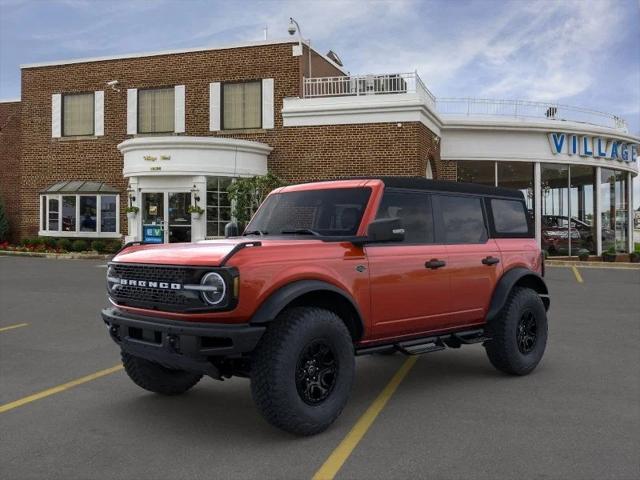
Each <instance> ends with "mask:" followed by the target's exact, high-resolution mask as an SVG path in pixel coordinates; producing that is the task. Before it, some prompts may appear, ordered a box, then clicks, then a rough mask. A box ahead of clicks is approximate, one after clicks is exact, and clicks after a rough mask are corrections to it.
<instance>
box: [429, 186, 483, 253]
mask: <svg viewBox="0 0 640 480" xmlns="http://www.w3.org/2000/svg"><path fill="white" fill-rule="evenodd" d="M437 198H438V210H439V212H440V218H441V220H442V237H443V240H444V242H445V243H484V242H486V241H487V238H488V235H487V228H486V226H485V223H484V214H483V212H482V202H481V200H480V198H477V197H459V196H455V195H438V196H437Z"/></svg>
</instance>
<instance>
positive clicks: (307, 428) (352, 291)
mask: <svg viewBox="0 0 640 480" xmlns="http://www.w3.org/2000/svg"><path fill="white" fill-rule="evenodd" d="M234 227H235V226H234V225H228V230H230V231H233V230H234ZM543 274H544V264H543V257H542V255H541V252H540V249H539V248H538V245H537V242H536V240H535V239H534V234H533V228H532V225H531V224H530V221H529V217H528V215H527V209H526V204H525V201H524V198H523V195H522V193H521V192H519V191H516V190H507V189H500V188H490V187H485V186H480V185H473V184H464V183H455V182H439V181H430V180H426V179H423V178H408V177H383V178H357V179H348V180H337V181H328V182H317V183H307V184H303V185H294V186H288V187H282V188H279V189H277V190H274V191H273V192H272V193H271V194H270V195H269V196H268V197H267V199H266V200H265V201H264V202H263V204H262V205H261V207H260V208H259V209H258V211H257V212H256V214H255V215H254V216H253V219H252V220H251V222H250V223H249V225H248V226H247V228H246V230H245V231H244V233H243V234H242V235H241V236H232V237H231V238H226V239H220V240H209V241H202V242H198V243H191V244H188V243H185V244H172V245H144V244H139V243H136V244H133V245H132V244H129V245H126V246H125V247H123V249H122V250H121V251H120V252H119V253H118V254H117V255H116V256H115V258H114V259H113V261H112V262H111V263H110V264H109V266H108V273H107V287H108V293H109V299H110V301H111V303H112V306H111V307H110V308H107V309H105V310H103V311H102V317H103V319H104V321H105V322H106V324H107V326H108V328H109V332H110V334H111V337H112V338H113V340H115V342H116V343H117V344H118V345H119V346H120V348H121V351H122V360H123V364H124V367H125V370H126V372H127V374H128V375H129V377H130V378H131V379H132V380H133V381H134V382H135V383H136V384H137V385H139V386H140V387H142V388H145V389H147V390H150V391H152V392H156V393H161V394H166V395H175V394H180V393H183V392H185V391H187V390H189V389H190V388H191V387H193V386H194V385H195V384H196V383H198V381H199V380H200V379H201V378H202V376H203V375H207V376H209V377H212V378H215V379H219V380H222V379H223V378H225V377H227V378H228V377H231V376H234V375H235V376H241V377H247V378H250V380H251V390H252V393H253V398H254V399H255V402H256V404H257V406H258V409H259V410H260V411H261V413H262V414H263V415H264V417H265V418H266V419H267V420H268V421H269V422H270V423H271V424H273V425H275V426H277V427H279V428H282V429H284V430H286V431H289V432H292V433H296V434H301V435H311V434H315V433H318V432H320V431H322V430H324V429H326V428H327V427H328V426H329V425H330V424H331V423H332V422H333V421H334V420H335V419H336V418H337V417H338V415H339V414H340V412H341V411H342V409H343V407H344V405H345V403H346V401H347V398H348V396H349V392H350V389H351V385H352V383H353V376H354V369H355V365H354V364H355V361H354V359H355V356H357V355H363V354H369V353H392V352H402V353H404V354H407V355H417V354H422V353H427V352H433V351H437V350H442V349H444V348H447V347H449V348H459V347H460V346H462V345H465V344H473V343H482V345H483V346H484V347H485V349H486V352H487V355H488V357H489V360H490V362H491V363H492V364H493V365H494V366H495V367H496V368H497V369H499V370H501V371H503V372H507V373H510V374H515V375H525V374H527V373H529V372H531V371H532V370H533V369H534V368H535V367H536V365H537V364H538V362H539V361H540V359H541V358H542V355H543V353H544V350H545V345H546V341H547V318H546V311H547V310H548V308H549V296H548V291H547V287H546V285H545V283H544V280H543V278H542V277H543Z"/></svg>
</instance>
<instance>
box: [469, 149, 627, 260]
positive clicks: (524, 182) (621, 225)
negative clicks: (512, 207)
mask: <svg viewBox="0 0 640 480" xmlns="http://www.w3.org/2000/svg"><path fill="white" fill-rule="evenodd" d="M457 168H458V181H461V182H472V183H479V184H482V185H491V186H492V185H497V186H500V187H506V188H514V189H518V190H520V191H522V192H523V194H524V198H525V201H526V203H527V208H528V210H529V212H530V214H531V216H532V219H533V218H534V216H535V214H534V212H535V208H536V195H540V201H539V205H540V219H539V225H540V232H539V236H540V242H541V247H542V249H544V250H546V251H547V253H548V254H549V255H551V256H553V255H557V256H565V255H572V256H575V255H577V254H578V252H579V251H580V250H587V251H588V252H589V253H590V254H592V255H595V254H597V253H598V237H599V236H600V235H601V238H602V251H603V252H606V251H613V250H615V251H616V252H627V251H628V248H629V197H630V192H629V173H627V172H622V171H620V170H612V169H605V168H601V175H600V179H597V178H596V177H597V168H596V167H592V166H589V165H568V164H553V163H542V162H541V163H540V191H539V192H537V191H536V189H535V187H534V185H535V168H536V164H535V163H534V162H504V161H500V162H491V161H470V160H464V161H458V162H457ZM598 185H599V187H598ZM597 188H599V195H600V210H599V212H601V218H600V231H598V228H599V227H598V222H597V221H596V220H597V218H596V193H598V192H597V191H596V189H597Z"/></svg>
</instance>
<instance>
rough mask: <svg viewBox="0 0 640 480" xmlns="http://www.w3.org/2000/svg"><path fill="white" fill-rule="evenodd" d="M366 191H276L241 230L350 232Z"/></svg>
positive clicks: (355, 226)
mask: <svg viewBox="0 0 640 480" xmlns="http://www.w3.org/2000/svg"><path fill="white" fill-rule="evenodd" d="M370 195H371V189H370V188H331V189H326V190H303V191H298V192H285V193H277V194H274V195H271V196H269V197H268V198H267V199H266V200H265V202H264V203H263V204H262V206H261V207H260V208H259V209H258V211H257V213H256V214H255V216H254V217H253V219H252V220H251V222H250V223H249V225H248V226H247V229H246V230H245V233H244V234H245V235H282V234H285V235H286V234H295V235H315V236H323V237H324V236H352V235H355V234H356V233H357V231H358V227H359V226H360V220H362V214H363V213H364V209H365V208H366V206H367V202H368V201H369V196H370Z"/></svg>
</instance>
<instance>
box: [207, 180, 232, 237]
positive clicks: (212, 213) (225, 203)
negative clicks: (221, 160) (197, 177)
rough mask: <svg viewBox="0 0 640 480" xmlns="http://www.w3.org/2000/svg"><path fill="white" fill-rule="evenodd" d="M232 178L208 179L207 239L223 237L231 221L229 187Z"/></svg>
mask: <svg viewBox="0 0 640 480" xmlns="http://www.w3.org/2000/svg"><path fill="white" fill-rule="evenodd" d="M232 181H233V179H232V178H231V177H207V237H223V236H224V226H225V225H226V224H227V223H228V222H230V221H231V201H230V200H229V195H228V194H227V187H228V186H229V185H231V182H232Z"/></svg>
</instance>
